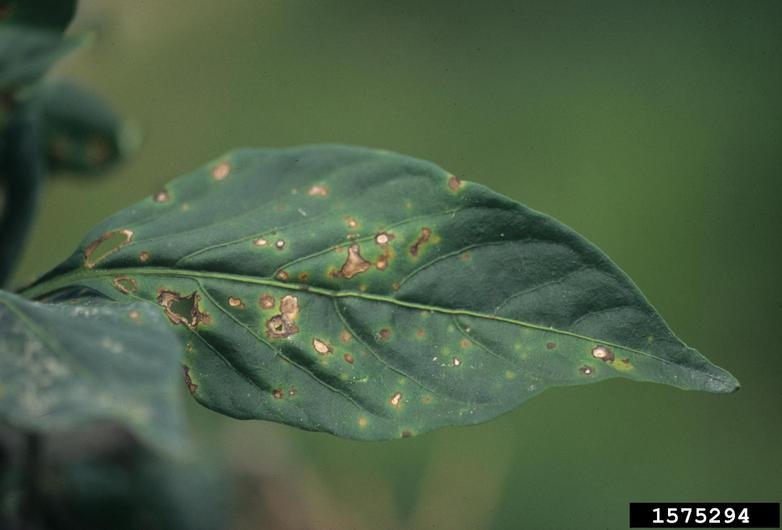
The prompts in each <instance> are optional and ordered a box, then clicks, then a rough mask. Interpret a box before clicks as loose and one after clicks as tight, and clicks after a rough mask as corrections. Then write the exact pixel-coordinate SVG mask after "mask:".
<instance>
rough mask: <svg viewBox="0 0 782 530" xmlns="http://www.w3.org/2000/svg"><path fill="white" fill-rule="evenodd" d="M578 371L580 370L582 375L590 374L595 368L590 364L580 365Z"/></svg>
mask: <svg viewBox="0 0 782 530" xmlns="http://www.w3.org/2000/svg"><path fill="white" fill-rule="evenodd" d="M578 371H579V372H581V373H582V374H584V375H592V374H593V373H595V369H594V368H592V367H591V366H587V365H584V366H581V367H580V368H579V369H578Z"/></svg>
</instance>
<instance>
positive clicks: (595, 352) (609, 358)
mask: <svg viewBox="0 0 782 530" xmlns="http://www.w3.org/2000/svg"><path fill="white" fill-rule="evenodd" d="M592 357H594V358H595V359H600V360H601V361H604V362H607V363H612V362H614V352H612V351H611V350H610V349H609V348H606V347H605V346H595V347H594V348H592Z"/></svg>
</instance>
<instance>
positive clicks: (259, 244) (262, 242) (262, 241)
mask: <svg viewBox="0 0 782 530" xmlns="http://www.w3.org/2000/svg"><path fill="white" fill-rule="evenodd" d="M253 243H254V244H255V246H256V247H265V246H266V245H268V244H269V242H268V241H266V240H265V239H264V238H262V237H259V238H258V239H256V240H255V241H253Z"/></svg>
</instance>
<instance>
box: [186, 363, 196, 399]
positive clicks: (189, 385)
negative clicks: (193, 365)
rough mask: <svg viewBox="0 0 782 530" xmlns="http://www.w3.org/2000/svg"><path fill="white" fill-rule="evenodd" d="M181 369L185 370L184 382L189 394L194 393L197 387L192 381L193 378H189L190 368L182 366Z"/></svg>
mask: <svg viewBox="0 0 782 530" xmlns="http://www.w3.org/2000/svg"><path fill="white" fill-rule="evenodd" d="M182 369H183V370H184V372H185V384H186V385H187V390H188V391H189V392H190V394H191V395H192V394H195V392H196V390H197V389H198V385H196V384H195V383H193V380H192V379H191V378H190V368H188V367H187V366H183V367H182Z"/></svg>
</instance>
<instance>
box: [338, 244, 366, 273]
mask: <svg viewBox="0 0 782 530" xmlns="http://www.w3.org/2000/svg"><path fill="white" fill-rule="evenodd" d="M371 266H372V264H371V263H370V262H368V261H367V260H365V259H364V258H363V257H361V249H360V247H359V246H358V244H356V243H354V244H352V245H350V246H349V247H348V257H347V259H346V260H345V263H344V264H343V265H342V268H341V269H339V272H338V273H337V274H338V275H339V276H341V277H343V278H352V277H353V276H356V275H357V274H361V273H362V272H366V271H367V270H369V268H370V267H371Z"/></svg>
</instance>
